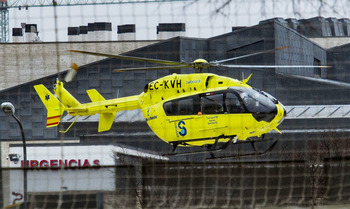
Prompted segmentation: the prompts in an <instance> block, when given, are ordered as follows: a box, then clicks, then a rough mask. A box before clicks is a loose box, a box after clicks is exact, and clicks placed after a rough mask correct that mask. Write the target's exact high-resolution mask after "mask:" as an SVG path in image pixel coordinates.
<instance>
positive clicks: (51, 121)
mask: <svg viewBox="0 0 350 209" xmlns="http://www.w3.org/2000/svg"><path fill="white" fill-rule="evenodd" d="M60 120H61V115H56V116H52V117H47V121H46V127H52V126H57V125H58V124H59V123H60Z"/></svg>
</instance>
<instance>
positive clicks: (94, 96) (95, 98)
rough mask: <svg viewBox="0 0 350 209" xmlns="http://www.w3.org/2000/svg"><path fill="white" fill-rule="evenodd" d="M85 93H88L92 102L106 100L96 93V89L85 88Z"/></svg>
mask: <svg viewBox="0 0 350 209" xmlns="http://www.w3.org/2000/svg"><path fill="white" fill-rule="evenodd" d="M86 93H87V94H88V95H89V97H90V99H91V101H92V102H100V101H105V100H106V99H105V98H104V97H103V96H102V95H101V94H100V93H98V91H97V90H96V89H90V90H87V91H86Z"/></svg>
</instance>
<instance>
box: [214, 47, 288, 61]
mask: <svg viewBox="0 0 350 209" xmlns="http://www.w3.org/2000/svg"><path fill="white" fill-rule="evenodd" d="M286 48H288V46H282V47H278V48H274V49H269V50H265V51H261V52H255V53H252V54H246V55H242V56H239V57H232V58H229V59H224V60H219V61H213V62H210V64H213V65H215V64H219V63H223V62H228V61H232V60H238V59H242V58H246V57H251V56H255V55H258V54H264V53H270V52H274V51H277V50H281V49H286Z"/></svg>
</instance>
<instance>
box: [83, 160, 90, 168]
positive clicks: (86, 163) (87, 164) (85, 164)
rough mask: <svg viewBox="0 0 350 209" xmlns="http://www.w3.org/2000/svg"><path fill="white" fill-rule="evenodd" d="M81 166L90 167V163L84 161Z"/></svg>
mask: <svg viewBox="0 0 350 209" xmlns="http://www.w3.org/2000/svg"><path fill="white" fill-rule="evenodd" d="M83 166H87V167H88V166H90V163H89V160H88V159H85V161H84V164H83Z"/></svg>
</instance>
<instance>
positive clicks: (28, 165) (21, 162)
mask: <svg viewBox="0 0 350 209" xmlns="http://www.w3.org/2000/svg"><path fill="white" fill-rule="evenodd" d="M21 166H22V167H23V160H21ZM28 167H29V161H28V160H27V168H28Z"/></svg>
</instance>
